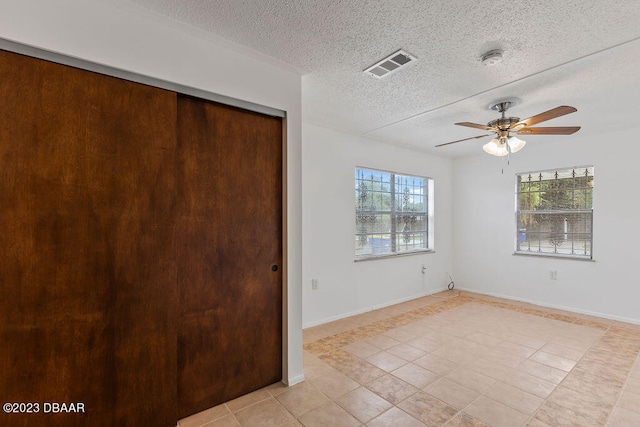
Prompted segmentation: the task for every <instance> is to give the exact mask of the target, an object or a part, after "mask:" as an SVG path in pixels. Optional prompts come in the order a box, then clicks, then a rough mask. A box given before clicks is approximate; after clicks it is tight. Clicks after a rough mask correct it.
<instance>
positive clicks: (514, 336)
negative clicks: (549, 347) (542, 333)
mask: <svg viewBox="0 0 640 427" xmlns="http://www.w3.org/2000/svg"><path fill="white" fill-rule="evenodd" d="M504 338H505V340H507V341H510V342H513V343H515V344H520V345H523V346H525V347H530V348H533V349H539V348H542V347H543V346H544V345H545V344H546V343H547V341H545V340H544V339H541V338H536V337H532V336H528V335H523V334H519V333H509V334H507V335H505V337H504Z"/></svg>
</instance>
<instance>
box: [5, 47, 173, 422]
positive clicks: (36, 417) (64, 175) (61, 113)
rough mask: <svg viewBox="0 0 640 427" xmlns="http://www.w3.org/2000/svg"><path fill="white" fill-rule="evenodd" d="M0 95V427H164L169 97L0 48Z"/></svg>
mask: <svg viewBox="0 0 640 427" xmlns="http://www.w3.org/2000/svg"><path fill="white" fill-rule="evenodd" d="M0 94H1V96H0V227H1V230H0V296H1V297H0V397H1V399H2V403H5V402H16V403H20V402H22V403H27V404H32V405H29V406H21V407H16V408H17V410H18V411H27V410H30V411H31V412H32V413H9V414H7V413H6V412H5V411H2V412H0V425H3V426H9V425H10V426H109V427H112V426H161V427H163V426H167V427H168V426H174V425H175V420H176V419H177V418H176V406H175V402H176V381H177V378H176V363H177V361H176V336H177V328H176V326H175V324H176V321H177V308H176V301H177V289H176V263H175V241H174V238H175V230H174V227H175V215H176V211H175V208H176V197H175V194H176V183H175V170H176V168H175V145H176V144H175V141H176V138H175V130H176V129H175V122H176V120H175V117H176V95H175V94H174V93H171V92H167V91H163V90H160V89H154V88H151V87H147V86H143V85H139V84H135V83H130V82H126V81H123V80H118V79H115V78H110V77H105V76H102V75H98V74H94V73H90V72H86V71H81V70H77V69H74V68H70V67H66V66H61V65H57V64H53V63H49V62H45V61H42V60H37V59H33V58H28V57H24V56H20V55H16V54H12V53H8V52H3V51H0ZM63 403H64V404H65V406H64V408H63V407H62V406H61V404H63ZM70 403H73V404H74V405H73V406H70V405H69V404H70ZM35 404H37V406H35ZM56 404H58V406H56ZM61 409H65V410H66V411H69V410H74V411H75V412H70V413H64V411H63V412H61ZM34 412H37V413H34Z"/></svg>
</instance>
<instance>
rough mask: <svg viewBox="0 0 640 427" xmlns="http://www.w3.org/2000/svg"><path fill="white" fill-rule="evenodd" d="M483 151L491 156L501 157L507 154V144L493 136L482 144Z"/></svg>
mask: <svg viewBox="0 0 640 427" xmlns="http://www.w3.org/2000/svg"><path fill="white" fill-rule="evenodd" d="M482 149H483V150H484V152H485V153H487V154H491V155H492V156H497V157H502V156H506V155H507V154H508V150H507V144H505V143H504V142H503V141H501V140H500V139H498V138H494V139H492V140H491V141H489V142H487V143H486V144H484V145H483V146H482Z"/></svg>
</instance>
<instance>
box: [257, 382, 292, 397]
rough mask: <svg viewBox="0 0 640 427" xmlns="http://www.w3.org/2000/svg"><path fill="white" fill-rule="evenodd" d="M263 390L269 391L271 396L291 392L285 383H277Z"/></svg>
mask: <svg viewBox="0 0 640 427" xmlns="http://www.w3.org/2000/svg"><path fill="white" fill-rule="evenodd" d="M263 390H266V391H268V392H269V394H270V395H271V396H277V395H279V394H280V393H284V392H285V391H287V390H289V386H288V385H286V384H285V383H283V382H277V383H275V384H271V385H270V386H267V387H265V388H264V389H263Z"/></svg>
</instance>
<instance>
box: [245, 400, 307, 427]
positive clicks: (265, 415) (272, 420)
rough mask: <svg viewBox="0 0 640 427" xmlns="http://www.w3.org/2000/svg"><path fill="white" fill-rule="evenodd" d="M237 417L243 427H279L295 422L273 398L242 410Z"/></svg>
mask: <svg viewBox="0 0 640 427" xmlns="http://www.w3.org/2000/svg"><path fill="white" fill-rule="evenodd" d="M235 416H236V419H237V420H238V421H239V422H240V425H241V426H243V427H261V426H279V425H281V424H285V423H287V422H290V421H295V418H294V417H293V415H291V414H290V413H289V412H288V411H287V410H286V409H284V407H283V406H282V405H281V404H280V403H278V402H277V401H276V400H275V399H274V398H272V397H271V398H269V399H267V400H263V401H261V402H258V403H256V404H254V405H251V406H249V407H246V408H244V409H241V410H240V411H238V412H236V413H235Z"/></svg>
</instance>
